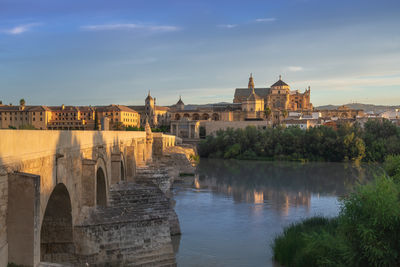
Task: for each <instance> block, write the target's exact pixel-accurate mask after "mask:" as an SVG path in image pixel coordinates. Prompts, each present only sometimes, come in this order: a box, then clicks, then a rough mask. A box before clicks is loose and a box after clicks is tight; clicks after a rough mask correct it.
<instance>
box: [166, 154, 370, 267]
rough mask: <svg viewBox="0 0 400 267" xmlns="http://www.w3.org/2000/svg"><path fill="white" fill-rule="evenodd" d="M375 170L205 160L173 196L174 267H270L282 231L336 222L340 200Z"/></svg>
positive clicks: (364, 167) (335, 164) (340, 164)
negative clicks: (307, 222) (314, 220)
mask: <svg viewBox="0 0 400 267" xmlns="http://www.w3.org/2000/svg"><path fill="white" fill-rule="evenodd" d="M376 169H378V168H377V167H376V166H367V165H363V166H354V165H351V164H344V163H307V164H301V163H294V162H258V161H232V160H229V161H224V160H205V159H203V160H202V161H201V163H200V165H199V167H198V174H197V175H196V177H194V178H193V180H191V181H188V182H187V183H186V186H182V185H181V186H177V187H176V190H175V196H174V197H175V200H176V211H177V213H178V217H179V220H180V222H181V228H182V237H181V239H180V240H175V241H180V245H178V246H176V249H177V250H176V251H177V252H176V253H177V254H176V255H177V262H178V265H179V266H272V260H271V256H272V255H271V249H270V244H271V242H272V240H273V238H274V237H275V236H276V235H277V234H278V233H279V232H281V231H282V229H283V227H284V226H286V225H288V224H290V223H292V222H294V221H297V220H299V219H302V218H306V217H310V216H313V215H324V216H335V215H337V213H338V209H339V208H338V201H337V199H338V197H341V196H344V195H345V194H346V193H347V192H349V190H351V189H352V188H353V186H354V185H355V184H357V183H365V182H366V181H368V180H369V179H370V178H371V177H372V175H373V171H372V170H376ZM175 243H176V244H179V242H175ZM178 247H179V251H178Z"/></svg>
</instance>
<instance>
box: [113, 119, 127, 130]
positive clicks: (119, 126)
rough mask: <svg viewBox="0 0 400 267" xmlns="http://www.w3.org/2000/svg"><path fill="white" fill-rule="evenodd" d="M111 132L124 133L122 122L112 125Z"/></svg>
mask: <svg viewBox="0 0 400 267" xmlns="http://www.w3.org/2000/svg"><path fill="white" fill-rule="evenodd" d="M113 130H115V131H124V130H125V125H124V124H123V123H122V122H120V121H117V122H115V123H114V125H113Z"/></svg>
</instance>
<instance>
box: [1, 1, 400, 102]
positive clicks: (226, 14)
mask: <svg viewBox="0 0 400 267" xmlns="http://www.w3.org/2000/svg"><path fill="white" fill-rule="evenodd" d="M250 72H252V73H253V75H254V78H255V84H256V87H269V86H270V85H271V84H273V83H274V82H275V81H276V80H277V79H278V76H279V75H280V74H281V75H282V77H283V80H284V81H286V82H287V83H288V84H289V85H290V86H291V87H292V89H299V90H304V89H305V88H306V87H307V86H311V100H312V102H313V104H314V105H315V106H317V105H323V104H344V103H349V102H362V103H374V104H400V1H399V0H375V1H372V0H347V1H346V0H279V1H277V0H264V1H261V0H246V1H235V0H230V1H228V0H213V1H211V0H203V1H194V0H179V1H178V0H172V1H168V0H160V1H152V0H143V1H137V0H130V1H120V0H113V1H109V0H85V1H72V0H69V1H62V0H56V1H54V0H35V1H32V0H0V100H3V102H4V103H10V102H12V103H14V104H16V103H17V102H18V100H19V99H20V98H25V100H26V102H27V103H28V104H45V105H60V104H68V105H100V104H111V103H118V104H143V103H144V98H145V97H146V95H147V92H148V90H151V93H152V95H153V96H155V97H156V98H157V104H159V105H170V104H173V103H175V102H176V101H177V99H178V98H179V95H182V99H183V100H184V102H185V103H211V102H220V101H232V99H233V94H234V89H235V88H236V87H246V86H247V82H248V76H249V73H250Z"/></svg>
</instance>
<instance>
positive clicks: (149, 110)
mask: <svg viewBox="0 0 400 267" xmlns="http://www.w3.org/2000/svg"><path fill="white" fill-rule="evenodd" d="M144 102H145V105H144V108H145V113H146V116H147V118H148V120H149V123H150V125H151V126H153V127H154V126H156V125H157V116H156V112H155V99H154V98H153V97H152V96H151V95H150V90H149V94H148V95H147V97H146V99H145V101H144Z"/></svg>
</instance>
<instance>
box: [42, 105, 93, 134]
mask: <svg viewBox="0 0 400 267" xmlns="http://www.w3.org/2000/svg"><path fill="white" fill-rule="evenodd" d="M47 108H48V109H49V110H50V114H51V116H50V117H49V120H48V122H47V129H49V130H93V129H94V127H95V108H93V107H75V106H65V105H61V106H51V107H47Z"/></svg>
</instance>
